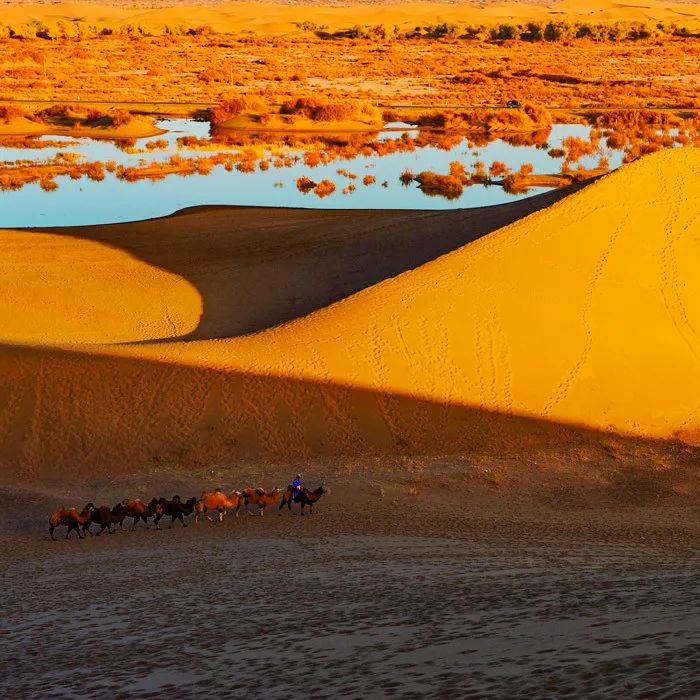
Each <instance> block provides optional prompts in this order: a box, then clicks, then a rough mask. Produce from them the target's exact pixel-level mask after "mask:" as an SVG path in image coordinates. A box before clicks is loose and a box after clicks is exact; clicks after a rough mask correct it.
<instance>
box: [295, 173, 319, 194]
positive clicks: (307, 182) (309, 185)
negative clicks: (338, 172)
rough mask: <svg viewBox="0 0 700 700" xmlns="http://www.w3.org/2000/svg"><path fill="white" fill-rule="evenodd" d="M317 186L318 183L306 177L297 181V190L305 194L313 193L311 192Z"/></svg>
mask: <svg viewBox="0 0 700 700" xmlns="http://www.w3.org/2000/svg"><path fill="white" fill-rule="evenodd" d="M316 186H317V185H316V183H315V182H314V181H313V180H312V179H311V178H308V177H306V176H302V177H300V178H298V179H297V189H298V190H299V192H301V193H303V194H307V192H311V190H313V189H314V188H315V187H316Z"/></svg>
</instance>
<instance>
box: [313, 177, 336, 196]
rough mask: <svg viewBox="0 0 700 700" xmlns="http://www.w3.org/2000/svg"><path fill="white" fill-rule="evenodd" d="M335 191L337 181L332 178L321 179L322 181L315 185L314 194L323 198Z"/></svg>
mask: <svg viewBox="0 0 700 700" xmlns="http://www.w3.org/2000/svg"><path fill="white" fill-rule="evenodd" d="M333 192H335V183H334V182H333V181H332V180H321V182H319V183H318V185H316V187H314V194H315V195H316V196H317V197H320V198H321V199H323V198H324V197H327V196H328V195H329V194H333Z"/></svg>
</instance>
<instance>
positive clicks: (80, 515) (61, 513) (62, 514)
mask: <svg viewBox="0 0 700 700" xmlns="http://www.w3.org/2000/svg"><path fill="white" fill-rule="evenodd" d="M94 508H95V506H94V505H93V504H92V503H88V504H87V505H86V506H85V508H83V510H82V511H80V512H78V510H77V508H65V507H63V506H61V507H60V508H57V509H56V510H55V511H54V512H53V513H52V514H51V517H50V518H49V535H51V539H52V540H55V539H56V538H55V537H54V536H53V532H54V530H55V529H56V528H57V527H61V526H62V525H66V526H67V527H68V531H67V532H66V539H68V535H70V533H71V532H72V531H73V530H75V531H76V532H77V533H78V539H83V535H81V534H80V528H81V526H84V525H85V523H89V522H90V514H91V513H92V511H93V510H94Z"/></svg>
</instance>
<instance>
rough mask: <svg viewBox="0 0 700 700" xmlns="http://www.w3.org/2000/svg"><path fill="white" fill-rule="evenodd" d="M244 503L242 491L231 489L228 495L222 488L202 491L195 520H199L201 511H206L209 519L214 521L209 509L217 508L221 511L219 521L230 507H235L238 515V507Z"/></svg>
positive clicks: (195, 509) (196, 507) (196, 508)
mask: <svg viewBox="0 0 700 700" xmlns="http://www.w3.org/2000/svg"><path fill="white" fill-rule="evenodd" d="M243 503H244V501H243V494H242V493H241V492H240V491H231V493H230V494H228V496H227V495H226V494H225V493H224V492H223V491H222V490H221V489H216V490H215V491H202V495H201V497H200V499H199V500H198V501H197V503H196V505H195V507H194V511H195V515H194V521H195V522H196V523H197V522H199V515H200V513H204V515H206V516H207V520H209V521H210V522H212V521H213V520H212V518H210V517H209V513H207V511H208V510H216V511H218V512H219V522H221V521H222V520H223V519H224V515H225V514H226V512H227V511H228V510H229V509H230V508H235V509H236V515H238V509H239V508H240V507H241V505H243Z"/></svg>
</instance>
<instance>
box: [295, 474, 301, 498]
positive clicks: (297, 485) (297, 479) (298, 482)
mask: <svg viewBox="0 0 700 700" xmlns="http://www.w3.org/2000/svg"><path fill="white" fill-rule="evenodd" d="M302 488H304V487H303V486H302V484H301V474H297V475H296V476H295V477H294V480H293V481H292V490H293V491H294V497H295V498H296V497H297V496H298V495H299V492H300V491H301V490H302Z"/></svg>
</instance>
